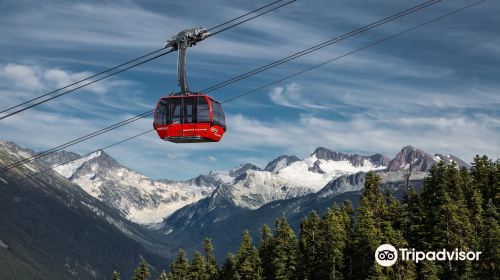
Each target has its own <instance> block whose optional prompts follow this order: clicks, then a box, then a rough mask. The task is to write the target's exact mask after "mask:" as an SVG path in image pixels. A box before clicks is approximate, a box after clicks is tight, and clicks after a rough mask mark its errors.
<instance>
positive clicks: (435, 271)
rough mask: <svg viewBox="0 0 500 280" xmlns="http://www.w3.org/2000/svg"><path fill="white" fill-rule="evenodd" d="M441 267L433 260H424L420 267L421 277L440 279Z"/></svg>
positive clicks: (426, 279)
mask: <svg viewBox="0 0 500 280" xmlns="http://www.w3.org/2000/svg"><path fill="white" fill-rule="evenodd" d="M440 274H441V272H440V267H439V266H438V265H437V264H436V263H435V262H433V261H423V262H422V264H421V268H420V279H422V280H439V279H440V278H439V275H440Z"/></svg>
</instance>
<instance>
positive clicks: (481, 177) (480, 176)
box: [471, 155, 500, 208]
mask: <svg viewBox="0 0 500 280" xmlns="http://www.w3.org/2000/svg"><path fill="white" fill-rule="evenodd" d="M471 175H472V177H473V178H474V181H475V183H476V184H477V186H478V188H479V190H480V191H481V194H482V197H483V198H484V199H485V200H486V201H484V203H486V202H487V200H488V199H492V201H493V205H495V207H497V208H498V207H500V205H499V203H500V196H499V193H500V183H499V180H500V178H499V176H500V166H499V163H498V160H497V162H496V163H493V162H492V161H491V160H490V159H488V157H487V156H482V157H480V156H478V155H477V156H476V157H474V162H473V163H472V167H471ZM486 207H487V206H486V205H485V208H486Z"/></svg>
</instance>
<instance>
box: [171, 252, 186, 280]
mask: <svg viewBox="0 0 500 280" xmlns="http://www.w3.org/2000/svg"><path fill="white" fill-rule="evenodd" d="M170 271H171V274H172V277H169V280H187V279H189V278H188V277H189V260H188V258H187V256H186V252H184V250H182V249H180V250H179V252H178V253H177V258H176V259H175V260H174V262H173V263H172V265H171V266H170Z"/></svg>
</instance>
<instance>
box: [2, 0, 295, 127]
mask: <svg viewBox="0 0 500 280" xmlns="http://www.w3.org/2000/svg"><path fill="white" fill-rule="evenodd" d="M281 1H283V0H279V1H274V2H272V3H270V4H267V5H265V6H263V7H260V8H258V9H255V10H253V11H251V12H248V13H246V14H244V15H242V16H239V17H236V18H234V19H232V20H229V21H226V22H225V23H222V24H219V25H217V26H215V27H212V28H210V30H214V29H217V28H219V27H222V26H224V25H227V24H229V23H232V22H235V21H237V20H238V19H241V18H244V17H245V16H248V15H251V14H253V13H256V12H260V11H262V10H264V9H266V8H268V7H270V6H272V5H274V4H276V3H278V2H281ZM295 1H297V0H291V1H288V2H286V3H284V4H281V5H279V6H276V7H273V8H272V9H269V10H266V11H264V12H260V13H258V14H256V15H254V16H252V17H250V18H247V19H245V20H244V21H241V22H236V23H234V24H232V25H229V26H227V27H224V28H223V29H221V30H217V31H215V32H214V33H211V34H210V35H209V36H207V38H208V37H210V36H214V35H216V34H219V33H221V32H224V31H226V30H228V29H231V28H233V27H235V26H238V25H240V24H242V23H245V22H248V21H249V20H252V19H255V18H257V17H260V16H262V15H265V14H267V13H269V12H271V11H274V10H276V9H279V8H281V7H283V6H286V5H289V4H291V3H293V2H295ZM173 51H174V50H167V49H165V48H161V49H158V50H155V51H152V52H150V53H148V54H146V55H143V56H140V57H138V58H135V59H132V60H129V61H127V62H125V63H122V64H120V65H117V66H115V67H112V68H110V69H107V70H104V71H102V72H99V73H97V74H94V75H91V76H89V77H87V78H84V79H81V80H79V81H77V82H74V83H72V84H69V85H66V86H64V87H61V88H59V89H57V90H53V91H51V92H48V93H45V94H43V95H41V96H38V97H35V98H32V99H30V100H27V101H24V102H22V103H20V104H17V105H15V106H12V107H9V108H6V109H4V110H2V111H1V112H0V114H2V113H6V112H9V111H11V110H13V109H16V108H19V107H22V106H24V105H27V106H26V107H22V108H21V109H17V110H15V111H12V112H10V113H7V114H5V115H3V116H0V120H3V119H6V118H8V117H11V116H13V115H16V114H18V113H21V112H23V111H26V110H28V109H31V108H33V107H36V106H38V105H41V104H43V103H46V102H48V101H51V100H53V99H55V98H58V97H61V96H63V95H66V94H69V93H72V92H74V91H76V90H78V89H81V88H83V87H86V86H89V85H91V84H94V83H96V82H98V81H101V80H104V79H106V78H109V77H111V76H114V75H117V74H119V73H121V72H124V71H126V70H129V69H131V68H134V67H137V66H139V65H142V64H144V63H146V62H149V61H151V60H154V59H157V58H159V57H161V56H164V55H166V54H169V53H171V52H173ZM153 55H154V56H153ZM130 64H131V65H130ZM126 65H129V66H127V67H125V68H122V67H124V66H126ZM106 73H109V74H107V75H104V74H106ZM102 75H104V76H103V77H100V76H102ZM97 77H100V78H98V79H95V80H93V79H94V78H97ZM89 80H90V81H89ZM86 81H88V82H86ZM84 82H86V83H84ZM82 83H83V84H82ZM79 84H81V85H80V86H77V85H79ZM73 86H77V87H75V88H71V87H73ZM66 89H67V90H66ZM63 90H66V91H63ZM61 91H62V92H61ZM58 92H59V93H58ZM55 93H57V94H56V95H54V96H51V97H50V98H46V99H43V98H44V97H48V96H50V95H52V94H55ZM40 99H43V100H40ZM38 100H39V101H38ZM35 101H36V102H35ZM33 102H34V103H33Z"/></svg>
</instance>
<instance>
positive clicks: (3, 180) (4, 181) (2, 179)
mask: <svg viewBox="0 0 500 280" xmlns="http://www.w3.org/2000/svg"><path fill="white" fill-rule="evenodd" d="M0 181H2V182H3V183H4V184H8V183H9V182H7V180H5V179H4V178H2V177H0Z"/></svg>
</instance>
